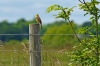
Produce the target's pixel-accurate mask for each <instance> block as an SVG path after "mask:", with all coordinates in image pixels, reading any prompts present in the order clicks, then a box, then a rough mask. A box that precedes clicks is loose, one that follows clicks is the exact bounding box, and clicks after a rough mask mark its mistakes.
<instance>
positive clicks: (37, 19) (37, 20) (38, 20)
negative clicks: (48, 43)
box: [35, 14, 42, 29]
mask: <svg viewBox="0 0 100 66" xmlns="http://www.w3.org/2000/svg"><path fill="white" fill-rule="evenodd" d="M35 19H36V22H37V23H38V24H40V27H41V29H42V21H41V18H40V17H39V15H38V14H36V16H35Z"/></svg>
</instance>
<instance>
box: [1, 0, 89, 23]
mask: <svg viewBox="0 0 100 66" xmlns="http://www.w3.org/2000/svg"><path fill="white" fill-rule="evenodd" d="M78 3H79V1H78V0H0V21H2V20H5V19H6V20H7V21H9V22H16V21H17V20H18V19H20V18H24V19H26V20H32V19H33V18H34V16H35V14H37V13H38V14H39V15H40V17H41V19H42V22H43V24H48V23H51V22H53V21H56V20H59V19H55V18H54V17H53V15H54V14H55V13H56V12H51V13H46V8H47V7H49V6H50V5H53V4H59V5H61V6H63V7H66V6H67V7H72V6H76V5H77V4H78ZM71 19H72V20H74V21H75V22H76V23H77V24H82V23H83V22H84V21H87V20H89V16H85V17H84V12H83V11H81V10H79V9H78V8H75V9H74V12H73V13H72V15H71Z"/></svg>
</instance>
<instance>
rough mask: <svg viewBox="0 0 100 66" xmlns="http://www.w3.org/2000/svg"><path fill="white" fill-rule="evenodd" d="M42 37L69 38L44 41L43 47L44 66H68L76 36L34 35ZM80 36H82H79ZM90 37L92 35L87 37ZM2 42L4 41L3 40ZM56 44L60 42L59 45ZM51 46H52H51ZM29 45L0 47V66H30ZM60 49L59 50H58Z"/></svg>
mask: <svg viewBox="0 0 100 66" xmlns="http://www.w3.org/2000/svg"><path fill="white" fill-rule="evenodd" d="M0 35H2V36H3V35H5V36H6V35H9V36H10V35H18V36H20V35H23V36H25V35H29V34H0ZM34 35H40V36H44V35H45V36H49V37H51V36H57V37H61V36H62V37H67V36H69V37H68V38H67V39H64V38H61V39H62V40H61V41H60V40H59V39H57V38H54V39H57V40H49V41H47V40H46V39H44V38H42V39H43V45H41V58H42V63H41V65H42V66H67V64H68V62H69V59H70V58H69V57H68V55H67V53H68V51H69V50H71V45H72V43H74V44H75V41H74V40H73V42H70V41H69V40H72V39H73V38H72V36H75V34H34ZM79 35H80V34H79ZM86 36H90V35H86ZM1 41H2V40H1ZM56 42H60V43H57V44H56ZM47 43H48V44H47ZM49 44H50V45H49ZM28 45H29V44H28V42H27V43H23V42H22V43H21V44H18V45H13V46H12V45H3V44H1V45H0V66H29V64H30V62H29V60H30V59H29V46H28ZM57 47H58V48H57Z"/></svg>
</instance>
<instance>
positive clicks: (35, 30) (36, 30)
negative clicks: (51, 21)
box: [29, 24, 41, 66]
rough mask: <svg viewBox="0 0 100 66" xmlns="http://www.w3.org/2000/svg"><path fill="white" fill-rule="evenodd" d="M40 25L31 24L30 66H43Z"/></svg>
mask: <svg viewBox="0 0 100 66" xmlns="http://www.w3.org/2000/svg"><path fill="white" fill-rule="evenodd" d="M39 34H40V25H39V24H29V52H30V66H41V48H40V35H39Z"/></svg>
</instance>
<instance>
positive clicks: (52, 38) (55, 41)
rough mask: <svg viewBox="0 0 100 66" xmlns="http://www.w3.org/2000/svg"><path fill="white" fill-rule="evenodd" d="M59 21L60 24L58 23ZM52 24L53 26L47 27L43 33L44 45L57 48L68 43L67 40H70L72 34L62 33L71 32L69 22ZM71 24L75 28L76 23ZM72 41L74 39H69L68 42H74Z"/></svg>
mask: <svg viewBox="0 0 100 66" xmlns="http://www.w3.org/2000/svg"><path fill="white" fill-rule="evenodd" d="M60 23H61V25H59V24H60ZM54 24H55V25H54ZM54 24H53V25H54V26H52V27H50V28H48V29H47V30H46V32H45V33H44V36H43V37H42V39H43V40H45V42H44V43H43V44H44V45H45V46H49V47H52V48H53V47H56V48H57V47H61V46H64V45H67V44H69V41H71V39H72V36H68V35H64V34H73V30H72V29H71V26H70V25H69V24H66V22H55V23H54ZM73 26H74V28H76V24H74V23H73ZM46 34H49V35H46ZM54 34H55V35H54ZM65 41H66V42H67V43H66V42H65ZM74 42H75V40H73V41H71V42H70V43H74Z"/></svg>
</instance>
